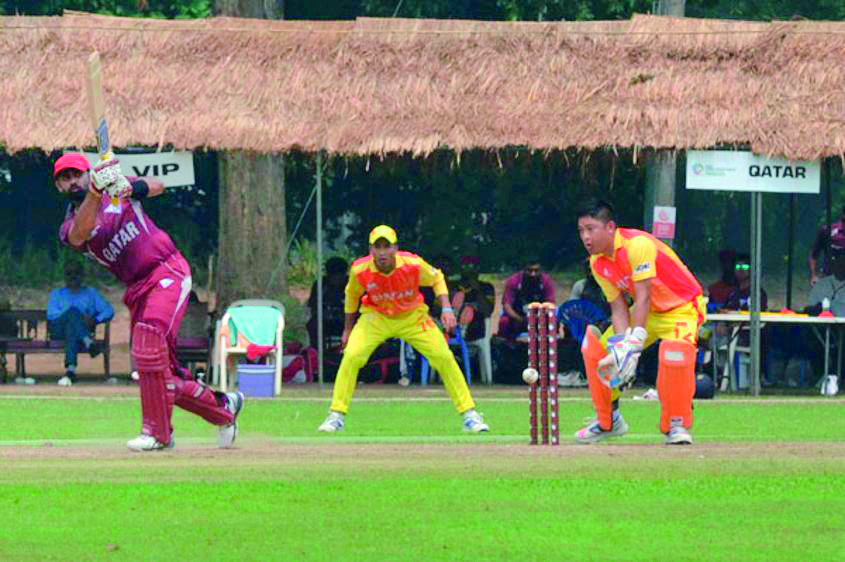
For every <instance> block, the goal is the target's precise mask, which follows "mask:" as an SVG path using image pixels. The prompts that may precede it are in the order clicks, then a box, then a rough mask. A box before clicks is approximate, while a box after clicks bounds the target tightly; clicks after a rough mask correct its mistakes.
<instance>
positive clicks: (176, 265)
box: [53, 153, 243, 451]
mask: <svg viewBox="0 0 845 562" xmlns="http://www.w3.org/2000/svg"><path fill="white" fill-rule="evenodd" d="M53 176H54V178H55V182H56V188H57V189H58V190H59V191H60V192H61V193H62V194H64V195H66V196H67V197H68V200H69V202H70V205H69V206H68V210H67V214H66V215H65V219H64V222H63V223H62V226H61V228H60V230H59V238H60V239H61V241H62V242H63V243H65V244H67V245H68V246H70V247H71V248H73V249H75V250H77V251H79V252H81V253H83V254H84V255H85V256H86V257H88V258H91V259H92V260H94V261H96V262H97V263H99V264H100V265H102V266H103V267H105V268H106V269H108V270H109V271H110V272H111V273H112V274H113V275H114V276H115V277H117V278H118V279H119V280H120V281H122V282H123V283H125V284H126V293H125V294H124V296H123V302H124V303H125V304H126V306H127V307H128V308H129V311H130V314H131V329H132V340H131V341H132V350H131V352H132V358H133V359H134V361H135V367H136V369H137V370H138V373H139V375H140V379H139V381H138V385H139V386H140V389H141V416H142V421H143V423H142V429H141V434H140V435H139V436H138V437H136V438H134V439H132V440H130V441H129V442H128V443H127V446H128V447H129V449H130V450H132V451H155V450H159V449H166V448H170V447H172V446H173V436H172V433H173V427H172V426H171V423H170V420H171V414H172V411H173V405H174V404H175V405H176V406H179V407H180V408H183V409H185V410H188V411H189V412H193V413H195V414H197V415H199V416H201V417H202V418H204V419H205V420H207V421H209V422H210V423H212V424H214V425H217V426H220V435H219V437H218V445H219V446H220V447H223V448H225V447H229V446H231V445H232V442H233V441H234V440H235V437H236V436H237V434H238V425H237V418H238V414H239V413H240V411H241V408H242V407H243V395H242V394H241V393H240V392H230V393H228V394H223V393H221V392H215V391H213V390H212V389H210V388H208V387H207V386H205V385H203V384H201V383H199V382H197V381H195V380H193V378H192V376H191V375H190V372H189V371H188V370H186V369H181V367H180V366H179V361H178V359H177V358H176V351H175V349H176V336H177V334H178V333H179V325H180V324H181V322H182V317H183V316H184V315H185V309H186V306H187V302H188V295H189V293H190V292H191V269H190V267H189V266H188V262H187V261H185V258H184V257H182V254H181V253H179V251H178V250H177V249H176V246H174V245H173V241H172V240H171V239H170V236H168V235H167V233H166V232H164V231H163V230H161V229H159V228H158V227H157V226H156V225H155V224H154V223H153V221H152V220H150V218H149V217H148V216H147V214H146V213H145V212H144V209H143V207H142V206H141V201H143V200H144V199H147V198H149V197H155V196H157V195H161V194H162V193H163V192H164V184H163V183H161V182H160V181H158V180H156V179H154V178H137V177H129V178H127V177H126V176H124V175H123V174H122V173H121V171H120V164H119V163H118V161H117V160H116V159H110V160H106V161H104V162H102V163H100V164H99V165H97V167H96V168H94V170H93V171H92V170H91V169H90V166H89V164H88V161H87V160H86V159H85V156H83V155H82V154H78V153H68V154H64V155H63V156H61V157H60V158H59V159H58V160H56V164H55V167H54V169H53Z"/></svg>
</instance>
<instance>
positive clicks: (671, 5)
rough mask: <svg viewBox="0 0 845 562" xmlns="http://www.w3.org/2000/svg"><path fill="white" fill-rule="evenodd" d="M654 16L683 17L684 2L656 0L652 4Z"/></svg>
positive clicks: (679, 0) (682, 0) (683, 0)
mask: <svg viewBox="0 0 845 562" xmlns="http://www.w3.org/2000/svg"><path fill="white" fill-rule="evenodd" d="M652 7H653V10H654V14H655V15H657V16H675V17H678V18H682V17H684V13H685V12H686V0H656V2H653V4H652Z"/></svg>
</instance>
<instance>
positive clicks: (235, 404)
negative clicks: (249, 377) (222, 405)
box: [217, 392, 244, 449]
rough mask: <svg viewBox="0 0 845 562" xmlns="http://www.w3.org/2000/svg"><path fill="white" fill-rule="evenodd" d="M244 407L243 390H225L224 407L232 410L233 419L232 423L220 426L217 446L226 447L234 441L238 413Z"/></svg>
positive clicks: (236, 432) (236, 435)
mask: <svg viewBox="0 0 845 562" xmlns="http://www.w3.org/2000/svg"><path fill="white" fill-rule="evenodd" d="M243 408H244V393H243V392H227V393H226V409H227V410H229V411H230V412H232V415H233V416H234V419H233V420H232V423H229V424H226V425H224V426H222V427H221V428H220V431H219V432H218V433H217V446H218V447H220V448H221V449H228V448H229V447H231V446H232V443H234V442H235V439H237V437H238V414H240V413H241V410H243Z"/></svg>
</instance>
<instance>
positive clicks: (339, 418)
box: [317, 412, 344, 433]
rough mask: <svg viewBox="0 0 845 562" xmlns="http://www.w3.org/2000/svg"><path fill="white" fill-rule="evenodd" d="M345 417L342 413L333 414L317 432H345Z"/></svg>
mask: <svg viewBox="0 0 845 562" xmlns="http://www.w3.org/2000/svg"><path fill="white" fill-rule="evenodd" d="M343 418H344V415H343V414H341V413H340V412H331V413H330V414H329V417H327V418H326V421H324V422H323V423H322V424H321V425H320V427H318V428H317V431H323V432H326V433H336V432H338V431H343V425H344V421H343Z"/></svg>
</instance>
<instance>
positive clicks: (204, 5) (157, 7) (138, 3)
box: [2, 0, 211, 19]
mask: <svg viewBox="0 0 845 562" xmlns="http://www.w3.org/2000/svg"><path fill="white" fill-rule="evenodd" d="M2 6H3V8H4V13H6V14H7V15H14V14H21V15H32V16H55V15H61V14H62V12H63V11H64V10H76V11H82V12H93V13H98V14H107V15H113V16H123V17H143V18H166V19H176V18H205V17H208V16H210V15H211V0H178V1H173V0H3V2H2Z"/></svg>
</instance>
